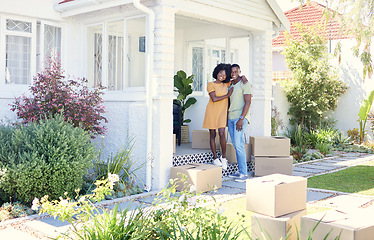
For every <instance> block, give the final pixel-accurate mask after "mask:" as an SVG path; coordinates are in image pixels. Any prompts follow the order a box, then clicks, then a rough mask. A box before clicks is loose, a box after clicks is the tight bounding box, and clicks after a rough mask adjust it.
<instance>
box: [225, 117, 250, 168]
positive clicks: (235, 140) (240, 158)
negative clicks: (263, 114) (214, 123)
mask: <svg viewBox="0 0 374 240" xmlns="http://www.w3.org/2000/svg"><path fill="white" fill-rule="evenodd" d="M238 120H239V118H237V119H228V123H227V124H228V129H229V134H230V138H231V141H232V144H233V145H234V147H235V152H236V160H237V162H238V168H239V173H240V174H243V175H247V173H248V172H247V159H246V158H247V154H246V153H245V148H244V145H245V140H244V132H245V129H246V127H247V125H248V120H247V119H245V118H244V120H243V129H242V130H241V131H238V130H236V122H237V121H238Z"/></svg>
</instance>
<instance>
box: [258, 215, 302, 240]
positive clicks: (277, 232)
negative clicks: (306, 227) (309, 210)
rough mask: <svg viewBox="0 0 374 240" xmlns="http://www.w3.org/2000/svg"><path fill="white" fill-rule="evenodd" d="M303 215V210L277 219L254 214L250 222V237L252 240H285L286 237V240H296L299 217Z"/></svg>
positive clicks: (298, 229)
mask: <svg viewBox="0 0 374 240" xmlns="http://www.w3.org/2000/svg"><path fill="white" fill-rule="evenodd" d="M305 214H306V210H305V209H304V210H301V211H297V212H294V213H290V214H287V215H284V216H281V217H277V218H273V217H269V216H265V215H262V214H254V215H252V221H251V236H252V238H253V239H260V240H268V239H285V238H286V236H287V235H288V238H287V239H288V240H297V234H298V231H300V217H301V216H304V215H305ZM262 232H263V233H262Z"/></svg>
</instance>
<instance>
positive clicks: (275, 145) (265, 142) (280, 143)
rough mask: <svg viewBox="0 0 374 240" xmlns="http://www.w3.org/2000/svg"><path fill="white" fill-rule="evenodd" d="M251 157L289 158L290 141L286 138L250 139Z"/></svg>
mask: <svg viewBox="0 0 374 240" xmlns="http://www.w3.org/2000/svg"><path fill="white" fill-rule="evenodd" d="M250 143H251V145H252V155H253V156H256V157H257V156H259V157H261V156H264V157H270V156H275V157H288V156H290V139H289V138H287V137H251V138H250Z"/></svg>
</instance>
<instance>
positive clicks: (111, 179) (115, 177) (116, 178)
mask: <svg viewBox="0 0 374 240" xmlns="http://www.w3.org/2000/svg"><path fill="white" fill-rule="evenodd" d="M108 181H109V182H111V183H115V182H118V181H119V176H118V175H117V174H111V173H108Z"/></svg>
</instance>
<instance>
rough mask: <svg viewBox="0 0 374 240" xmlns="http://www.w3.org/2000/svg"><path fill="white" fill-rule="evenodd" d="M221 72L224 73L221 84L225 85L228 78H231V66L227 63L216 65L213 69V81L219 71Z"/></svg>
mask: <svg viewBox="0 0 374 240" xmlns="http://www.w3.org/2000/svg"><path fill="white" fill-rule="evenodd" d="M222 70H225V71H226V79H225V81H223V82H225V83H227V82H229V81H230V78H231V64H229V63H220V64H218V65H217V66H216V67H215V68H214V70H213V74H212V76H213V78H214V79H217V75H218V73H219V72H220V71H222Z"/></svg>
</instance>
